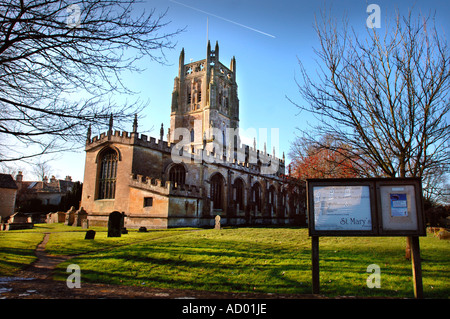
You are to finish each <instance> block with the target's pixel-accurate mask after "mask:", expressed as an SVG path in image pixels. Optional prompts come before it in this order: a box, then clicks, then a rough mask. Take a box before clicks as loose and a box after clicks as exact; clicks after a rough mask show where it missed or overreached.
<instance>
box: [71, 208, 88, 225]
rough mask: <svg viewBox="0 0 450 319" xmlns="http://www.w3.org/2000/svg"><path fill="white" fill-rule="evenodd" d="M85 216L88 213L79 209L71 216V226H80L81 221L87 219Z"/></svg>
mask: <svg viewBox="0 0 450 319" xmlns="http://www.w3.org/2000/svg"><path fill="white" fill-rule="evenodd" d="M87 215H88V213H87V212H86V211H85V210H84V208H83V207H80V209H79V210H77V211H76V212H75V214H74V215H73V216H74V217H73V224H72V226H75V227H76V226H81V225H82V223H83V220H86V219H87Z"/></svg>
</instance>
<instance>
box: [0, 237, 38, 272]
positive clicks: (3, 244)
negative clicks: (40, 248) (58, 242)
mask: <svg viewBox="0 0 450 319" xmlns="http://www.w3.org/2000/svg"><path fill="white" fill-rule="evenodd" d="M43 238H44V234H42V233H37V232H31V231H30V230H27V232H25V231H21V232H19V231H8V232H6V231H0V276H12V275H14V273H16V272H17V271H18V270H20V269H22V268H24V267H25V266H27V265H29V264H31V263H32V262H34V261H35V260H36V255H35V253H34V250H35V249H36V246H37V245H38V244H39V243H40V242H41V241H42V239H43Z"/></svg>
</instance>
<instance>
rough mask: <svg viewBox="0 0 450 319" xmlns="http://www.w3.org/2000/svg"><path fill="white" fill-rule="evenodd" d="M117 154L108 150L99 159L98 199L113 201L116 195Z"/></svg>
mask: <svg viewBox="0 0 450 319" xmlns="http://www.w3.org/2000/svg"><path fill="white" fill-rule="evenodd" d="M116 176H117V153H116V152H115V151H114V150H112V149H109V150H107V151H106V152H104V153H103V155H102V157H101V167H100V178H99V187H98V188H99V190H98V199H114V197H115V193H116Z"/></svg>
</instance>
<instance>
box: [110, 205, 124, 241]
mask: <svg viewBox="0 0 450 319" xmlns="http://www.w3.org/2000/svg"><path fill="white" fill-rule="evenodd" d="M122 219H123V215H122V214H121V213H119V212H117V211H115V212H112V213H111V214H109V218H108V237H120V236H121V229H122V225H123V222H122Z"/></svg>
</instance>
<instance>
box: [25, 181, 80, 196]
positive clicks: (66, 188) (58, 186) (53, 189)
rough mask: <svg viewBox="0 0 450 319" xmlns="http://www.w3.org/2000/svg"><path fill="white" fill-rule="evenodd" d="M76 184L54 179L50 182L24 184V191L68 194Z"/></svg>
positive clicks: (28, 182)
mask: <svg viewBox="0 0 450 319" xmlns="http://www.w3.org/2000/svg"><path fill="white" fill-rule="evenodd" d="M74 184H75V183H74V182H72V181H66V180H61V179H52V180H51V181H50V182H47V183H46V182H44V181H26V182H22V189H27V190H28V192H36V193H68V192H70V191H71V190H72V187H73V185H74Z"/></svg>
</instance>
